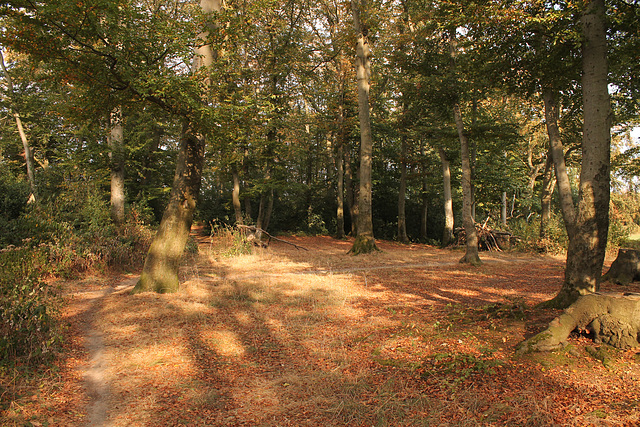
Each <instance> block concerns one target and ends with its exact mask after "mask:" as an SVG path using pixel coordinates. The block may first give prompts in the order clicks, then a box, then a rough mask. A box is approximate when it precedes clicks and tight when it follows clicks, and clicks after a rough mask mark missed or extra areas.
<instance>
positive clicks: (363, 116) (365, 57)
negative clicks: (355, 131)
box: [349, 0, 378, 255]
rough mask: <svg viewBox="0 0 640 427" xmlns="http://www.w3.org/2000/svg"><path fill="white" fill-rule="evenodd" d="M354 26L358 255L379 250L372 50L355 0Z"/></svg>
mask: <svg viewBox="0 0 640 427" xmlns="http://www.w3.org/2000/svg"><path fill="white" fill-rule="evenodd" d="M351 11H352V13H353V26H354V29H355V32H356V36H357V47H356V67H355V68H356V78H357V81H358V117H359V119H360V183H359V191H358V226H357V228H358V230H357V231H358V234H357V236H356V240H355V242H354V243H353V246H352V247H351V249H350V250H349V252H350V253H352V254H354V255H357V254H361V253H369V252H372V251H374V250H377V249H378V248H377V246H376V242H375V239H374V237H373V217H372V206H371V202H372V200H371V196H372V188H371V168H372V161H373V140H372V136H371V118H370V116H369V78H370V55H371V53H370V51H369V42H368V39H367V29H366V28H363V26H362V23H361V22H360V5H359V4H358V1H357V0H353V1H352V2H351Z"/></svg>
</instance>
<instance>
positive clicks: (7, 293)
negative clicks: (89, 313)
mask: <svg viewBox="0 0 640 427" xmlns="http://www.w3.org/2000/svg"><path fill="white" fill-rule="evenodd" d="M48 260H49V251H48V249H47V248H46V247H38V248H18V249H5V250H2V251H1V252H0V365H6V364H8V363H15V362H26V363H35V362H37V361H40V360H42V359H43V358H45V357H47V356H49V355H51V353H52V352H53V351H54V350H55V349H56V348H57V347H58V346H59V344H60V343H61V340H62V335H61V329H60V328H61V327H60V324H59V322H58V317H57V316H58V312H59V308H60V305H61V298H60V296H59V295H58V293H57V292H56V290H55V289H53V288H52V287H51V286H49V285H48V284H47V283H46V282H44V281H43V280H42V279H41V277H42V275H43V274H45V273H47V265H48Z"/></svg>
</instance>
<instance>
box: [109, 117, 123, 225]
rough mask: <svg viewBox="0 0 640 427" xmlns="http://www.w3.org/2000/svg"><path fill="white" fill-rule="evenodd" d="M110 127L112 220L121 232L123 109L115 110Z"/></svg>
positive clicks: (110, 120)
mask: <svg viewBox="0 0 640 427" xmlns="http://www.w3.org/2000/svg"><path fill="white" fill-rule="evenodd" d="M109 122H110V125H111V126H110V127H111V129H110V130H109V135H108V140H109V147H110V149H111V152H110V153H109V160H110V162H111V168H110V169H111V220H112V221H113V224H114V225H115V226H116V230H118V232H120V229H121V228H122V225H123V224H124V220H125V218H124V205H125V194H124V175H125V161H124V125H123V117H122V109H121V108H120V107H118V108H115V109H114V110H113V111H112V112H111V114H110V118H109Z"/></svg>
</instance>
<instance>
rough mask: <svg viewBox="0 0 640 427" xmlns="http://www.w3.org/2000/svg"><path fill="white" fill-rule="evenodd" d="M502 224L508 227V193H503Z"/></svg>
mask: <svg viewBox="0 0 640 427" xmlns="http://www.w3.org/2000/svg"><path fill="white" fill-rule="evenodd" d="M500 220H501V221H500V222H502V226H503V227H506V226H507V192H506V191H503V192H502V210H501V212H500Z"/></svg>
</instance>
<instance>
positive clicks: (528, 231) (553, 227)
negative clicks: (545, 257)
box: [510, 213, 569, 254]
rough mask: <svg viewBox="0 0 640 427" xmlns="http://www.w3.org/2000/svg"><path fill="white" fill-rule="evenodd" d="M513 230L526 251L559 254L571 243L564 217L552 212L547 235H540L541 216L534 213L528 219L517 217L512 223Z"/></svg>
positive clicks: (547, 226) (520, 245)
mask: <svg viewBox="0 0 640 427" xmlns="http://www.w3.org/2000/svg"><path fill="white" fill-rule="evenodd" d="M510 228H511V232H512V233H513V234H514V235H515V236H517V237H519V238H520V240H519V243H518V246H519V247H520V249H522V250H525V251H535V252H545V253H552V254H558V253H562V252H564V251H565V250H566V248H567V245H568V243H569V240H568V237H567V231H566V229H565V228H564V223H563V221H562V217H560V216H559V215H557V214H555V213H552V214H551V218H550V220H549V221H548V222H547V224H546V227H545V236H544V237H542V238H541V237H540V217H539V216H537V215H532V216H531V217H530V218H529V219H528V220H525V219H524V218H517V219H516V220H515V221H513V222H512V223H511V224H510Z"/></svg>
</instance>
